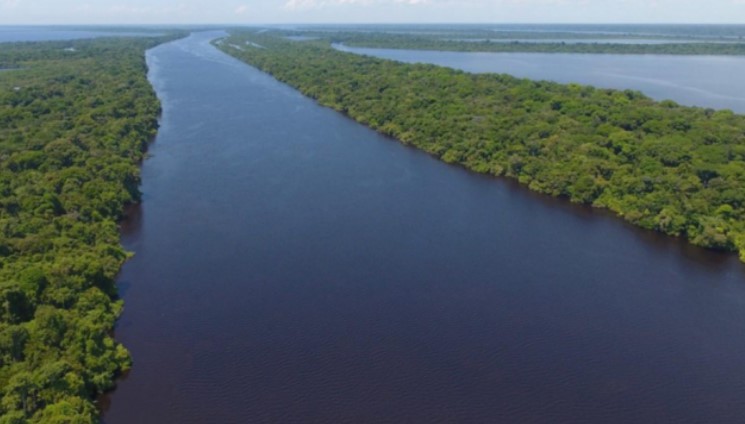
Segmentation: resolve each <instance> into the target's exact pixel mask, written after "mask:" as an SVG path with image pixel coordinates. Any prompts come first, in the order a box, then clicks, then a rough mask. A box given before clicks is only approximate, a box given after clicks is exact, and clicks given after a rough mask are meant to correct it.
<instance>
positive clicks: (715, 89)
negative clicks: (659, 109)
mask: <svg viewBox="0 0 745 424" xmlns="http://www.w3.org/2000/svg"><path fill="white" fill-rule="evenodd" d="M334 46H335V47H336V48H337V49H339V50H343V51H348V52H353V53H358V54H365V55H370V56H376V57H381V58H385V59H392V60H398V61H401V62H409V63H432V64H435V65H440V66H448V67H451V68H457V69H462V70H464V71H468V72H498V73H506V74H510V75H514V76H516V77H521V78H530V79H535V80H550V81H556V82H561V83H579V84H588V85H593V86H596V87H603V88H617V89H634V90H640V91H642V92H643V93H644V94H646V95H648V96H650V97H652V98H655V99H658V100H665V99H671V100H674V101H676V102H678V103H680V104H684V105H689V106H702V107H711V108H716V109H732V110H734V111H736V112H739V113H745V78H742V77H741V75H745V57H741V56H677V55H625V54H624V55H616V54H574V53H573V54H568V53H486V52H479V53H472V52H444V51H431V50H398V49H372V48H362V47H349V46H344V45H341V44H335V45H334Z"/></svg>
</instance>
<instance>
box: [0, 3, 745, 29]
mask: <svg viewBox="0 0 745 424" xmlns="http://www.w3.org/2000/svg"><path fill="white" fill-rule="evenodd" d="M306 22H307V23H378V22H381V23H382V22H390V23H400V22H412V23H431V22H441V23H447V22H491V23H510V22H518V23H525V22H537V23H542V22H553V23H585V22H586V23H615V22H621V23H745V0H461V1H456V0H210V1H197V0H0V25H13V24H16V25H22V24H116V23H148V24H156V23H171V24H179V23H245V24H257V23H258V24H261V23H306Z"/></svg>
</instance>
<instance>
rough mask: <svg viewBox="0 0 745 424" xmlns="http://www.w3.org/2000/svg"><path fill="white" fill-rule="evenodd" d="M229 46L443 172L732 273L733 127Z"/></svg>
mask: <svg viewBox="0 0 745 424" xmlns="http://www.w3.org/2000/svg"><path fill="white" fill-rule="evenodd" d="M229 40H230V42H231V43H237V44H241V45H244V44H245V41H247V40H251V41H253V42H257V43H258V44H261V45H263V46H265V47H267V48H266V49H246V50H245V51H236V50H234V49H230V46H229V44H230V43H228V44H225V43H224V44H222V45H221V46H220V48H221V49H223V50H224V51H226V52H227V53H229V54H232V55H234V56H235V57H238V58H240V59H242V60H245V61H246V62H248V63H250V64H252V65H254V66H258V67H259V68H260V69H262V70H264V71H266V72H268V73H270V74H272V75H274V76H275V77H276V78H278V79H279V80H281V81H283V82H286V83H288V84H291V85H293V86H294V87H296V88H298V89H299V90H300V91H302V92H303V93H305V94H306V95H308V96H310V97H312V98H314V99H317V100H318V101H319V103H321V104H322V105H324V106H329V107H332V108H334V109H336V110H338V111H342V112H344V113H345V114H347V115H349V116H350V117H352V118H353V119H355V120H357V121H358V122H361V123H363V124H365V125H368V126H370V127H371V128H373V129H375V130H377V131H380V132H382V133H384V134H387V135H390V136H393V137H395V138H396V139H398V140H401V141H402V142H403V143H406V144H411V145H414V146H416V147H418V148H421V149H422V150H425V151H427V152H429V153H431V154H433V155H434V156H436V157H438V158H440V159H441V160H443V161H445V162H448V163H458V164H460V165H463V166H465V167H466V168H469V169H471V170H473V171H476V172H480V173H486V174H491V175H495V176H507V177H510V178H515V179H517V180H518V181H520V182H521V183H522V184H524V185H526V186H528V187H529V188H530V189H532V190H535V191H539V192H541V193H545V194H550V195H552V196H561V197H566V198H569V199H570V200H571V201H573V202H578V203H584V204H591V205H592V206H594V207H602V208H607V209H610V210H612V211H613V212H615V213H616V214H617V215H619V216H620V217H622V218H624V219H626V220H627V221H629V222H632V223H634V224H636V225H638V226H640V227H643V228H646V229H652V230H656V231H660V232H663V233H665V234H668V235H671V236H676V237H682V238H685V239H687V240H689V241H690V242H691V243H693V244H695V245H698V246H703V247H709V248H712V249H717V250H727V251H734V252H738V251H739V252H740V257H741V259H742V260H744V261H745V215H743V214H742V213H741V212H736V211H739V210H741V209H742V208H740V207H739V205H740V202H741V201H742V199H740V195H739V194H738V193H742V192H743V188H742V184H743V183H742V178H740V175H742V174H743V173H745V142H744V141H743V136H742V134H743V129H745V117H743V116H740V115H735V114H733V113H732V112H730V111H713V110H711V111H709V110H704V109H700V108H691V107H683V106H680V105H677V104H675V103H674V102H670V101H665V102H655V101H653V100H652V99H650V98H648V97H646V96H644V95H643V94H642V93H639V92H635V91H630V90H626V91H615V90H601V89H595V88H592V87H587V86H579V85H576V84H575V85H572V84H570V85H560V84H556V83H551V82H546V81H538V82H534V81H529V80H524V79H517V78H514V77H511V76H508V75H503V74H502V75H494V74H482V75H471V74H466V73H463V72H461V71H457V70H452V69H448V68H439V67H435V66H432V65H422V64H413V65H410V64H404V63H397V62H391V61H386V60H381V59H375V58H372V57H360V56H354V55H349V54H345V53H341V52H338V51H335V50H333V49H332V48H331V47H330V46H328V45H327V44H326V43H325V42H323V41H319V42H314V41H306V42H292V41H287V40H284V39H282V38H281V37H276V36H275V37H272V36H267V35H265V34H262V35H258V36H257V35H253V34H252V35H248V34H243V35H242V36H233V38H231V39H229ZM365 75H374V76H375V78H367V77H365ZM727 152H729V153H727ZM711 183H713V184H711Z"/></svg>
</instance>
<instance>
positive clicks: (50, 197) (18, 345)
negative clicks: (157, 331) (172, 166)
mask: <svg viewBox="0 0 745 424" xmlns="http://www.w3.org/2000/svg"><path fill="white" fill-rule="evenodd" d="M174 37H175V35H172V36H170V37H158V38H146V39H145V38H127V39H99V40H87V41H65V42H50V43H15V44H3V45H2V48H1V49H0V67H10V68H20V69H18V70H9V71H4V72H0V388H1V389H0V423H2V424H10V423H14V424H20V423H76V424H77V423H93V422H96V421H98V410H97V408H96V407H95V404H94V399H95V397H96V396H98V395H100V394H101V393H103V392H104V391H106V390H108V389H110V388H112V386H113V381H114V378H115V377H116V376H117V375H118V374H119V373H121V372H122V371H123V370H125V369H127V367H128V366H129V364H130V358H129V354H128V353H127V351H126V349H124V347H122V346H121V345H120V344H118V343H116V342H115V341H114V340H113V339H112V337H111V331H112V329H113V327H114V322H115V320H116V318H117V316H118V315H119V313H120V312H121V310H122V303H121V301H119V300H117V290H116V287H115V284H114V278H115V276H116V274H117V272H118V270H119V268H120V266H121V265H122V263H123V262H124V261H125V259H126V258H127V256H128V254H127V253H126V252H125V251H124V250H123V249H122V248H121V247H120V245H119V232H118V228H117V224H116V222H117V220H119V219H120V218H121V217H122V212H123V209H124V206H125V205H126V204H128V203H132V202H136V201H137V200H138V197H139V193H138V188H137V187H138V182H139V169H138V163H139V162H140V161H141V160H142V158H143V155H144V151H145V149H146V146H147V143H148V141H149V140H150V139H151V138H152V137H153V136H154V135H155V132H156V128H157V118H158V115H159V112H160V104H159V102H158V99H157V98H156V96H155V94H154V92H153V90H152V88H151V87H150V85H149V83H148V81H147V78H146V65H145V60H144V52H145V50H146V49H148V48H150V47H153V46H155V45H156V44H158V43H160V42H164V41H166V40H167V39H171V38H174Z"/></svg>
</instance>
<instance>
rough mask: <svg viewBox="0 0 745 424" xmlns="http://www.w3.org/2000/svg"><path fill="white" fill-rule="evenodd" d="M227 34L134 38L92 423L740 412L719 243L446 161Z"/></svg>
mask: <svg viewBox="0 0 745 424" xmlns="http://www.w3.org/2000/svg"><path fill="white" fill-rule="evenodd" d="M218 36H220V33H214V32H213V33H199V34H195V35H192V36H190V37H189V38H187V39H184V40H181V41H176V42H172V43H169V44H166V45H163V46H160V47H157V48H155V49H153V50H151V51H150V52H149V53H148V63H149V65H150V71H151V73H150V79H151V81H152V83H153V85H154V86H155V89H156V90H157V92H158V95H159V96H160V98H161V99H162V101H163V107H164V113H163V117H162V127H161V129H160V133H159V135H158V137H157V140H156V141H155V143H154V144H153V145H152V146H151V153H152V157H151V158H150V159H148V160H147V161H146V162H145V164H144V166H143V172H142V176H143V185H142V190H143V192H144V202H143V204H142V206H141V207H140V208H139V209H137V210H134V211H133V212H132V217H131V218H130V220H129V221H128V222H127V223H126V225H125V226H124V228H123V242H124V244H125V245H126V247H127V248H128V249H130V250H132V251H135V252H136V256H135V257H134V258H133V259H132V260H130V261H129V262H128V263H127V264H126V265H125V267H124V269H123V271H122V273H121V275H120V279H119V286H120V289H121V293H122V295H123V298H124V300H125V302H126V308H125V312H124V314H123V316H122V318H121V320H120V321H119V325H118V327H117V330H116V337H117V339H118V340H120V341H121V342H123V343H124V344H125V345H126V346H127V347H128V348H129V349H130V350H131V352H132V355H133V357H134V367H133V369H132V371H131V373H130V374H129V375H128V376H126V378H125V379H123V380H122V381H121V382H120V383H119V387H118V389H117V390H116V391H115V392H113V394H112V395H111V396H110V397H109V398H108V399H106V402H105V403H106V405H105V415H104V420H105V422H106V423H107V424H131V423H140V424H148V423H153V424H155V423H157V424H162V423H180V424H188V423H222V424H227V423H236V424H238V423H294V422H297V423H399V422H411V423H456V422H457V423H552V424H555V423H593V424H594V423H655V424H658V423H734V422H741V420H742V417H744V416H745V400H744V399H745V266H743V265H742V264H741V263H739V262H738V260H737V259H736V257H735V256H734V255H725V254H717V253H713V252H709V251H705V250H702V249H698V248H694V247H691V246H689V245H687V244H685V243H682V242H679V241H677V240H674V239H671V238H667V237H663V236H660V235H657V234H654V233H651V232H645V231H641V230H637V229H635V228H633V227H631V226H629V225H627V224H625V223H623V222H622V221H621V220H619V219H616V218H614V217H611V216H609V215H607V214H605V213H602V212H599V211H593V210H591V209H587V208H583V207H578V206H576V205H571V204H569V203H568V202H565V201H561V200H556V199H551V198H547V197H544V196H540V195H536V194H533V193H530V192H529V191H527V190H525V189H523V188H520V187H517V186H515V185H514V184H512V183H510V182H508V181H504V180H498V179H493V178H488V177H484V176H480V175H475V174H472V173H469V172H466V171H465V170H463V169H461V168H459V167H455V166H449V165H446V164H444V163H442V162H439V161H437V160H435V159H433V158H432V157H430V156H428V155H426V154H424V153H422V152H420V151H417V150H414V149H411V148H408V147H405V146H403V145H401V144H399V143H397V142H395V141H393V140H391V139H388V138H386V137H383V136H381V135H379V134H377V133H375V132H374V131H372V130H369V129H367V128H365V127H363V126H361V125H358V124H357V123H355V122H353V121H351V120H349V119H347V118H345V117H344V116H342V115H340V114H338V113H336V112H334V111H332V110H330V109H326V108H322V107H319V106H318V105H316V104H315V103H314V102H313V101H312V100H309V99H308V98H305V97H303V96H302V95H301V94H299V93H298V92H296V91H295V90H293V89H291V88H289V87H287V86H285V85H283V84H281V83H278V82H277V81H275V80H274V79H273V78H271V77H270V76H268V75H266V74H263V73H262V72H259V71H257V70H256V69H253V68H251V67H249V66H247V65H245V64H243V63H241V62H239V61H237V60H235V59H232V58H230V57H228V56H227V55H225V54H223V53H221V52H219V51H217V50H216V49H215V48H213V47H212V46H211V45H210V44H209V41H210V40H211V39H213V38H215V37H218Z"/></svg>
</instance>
